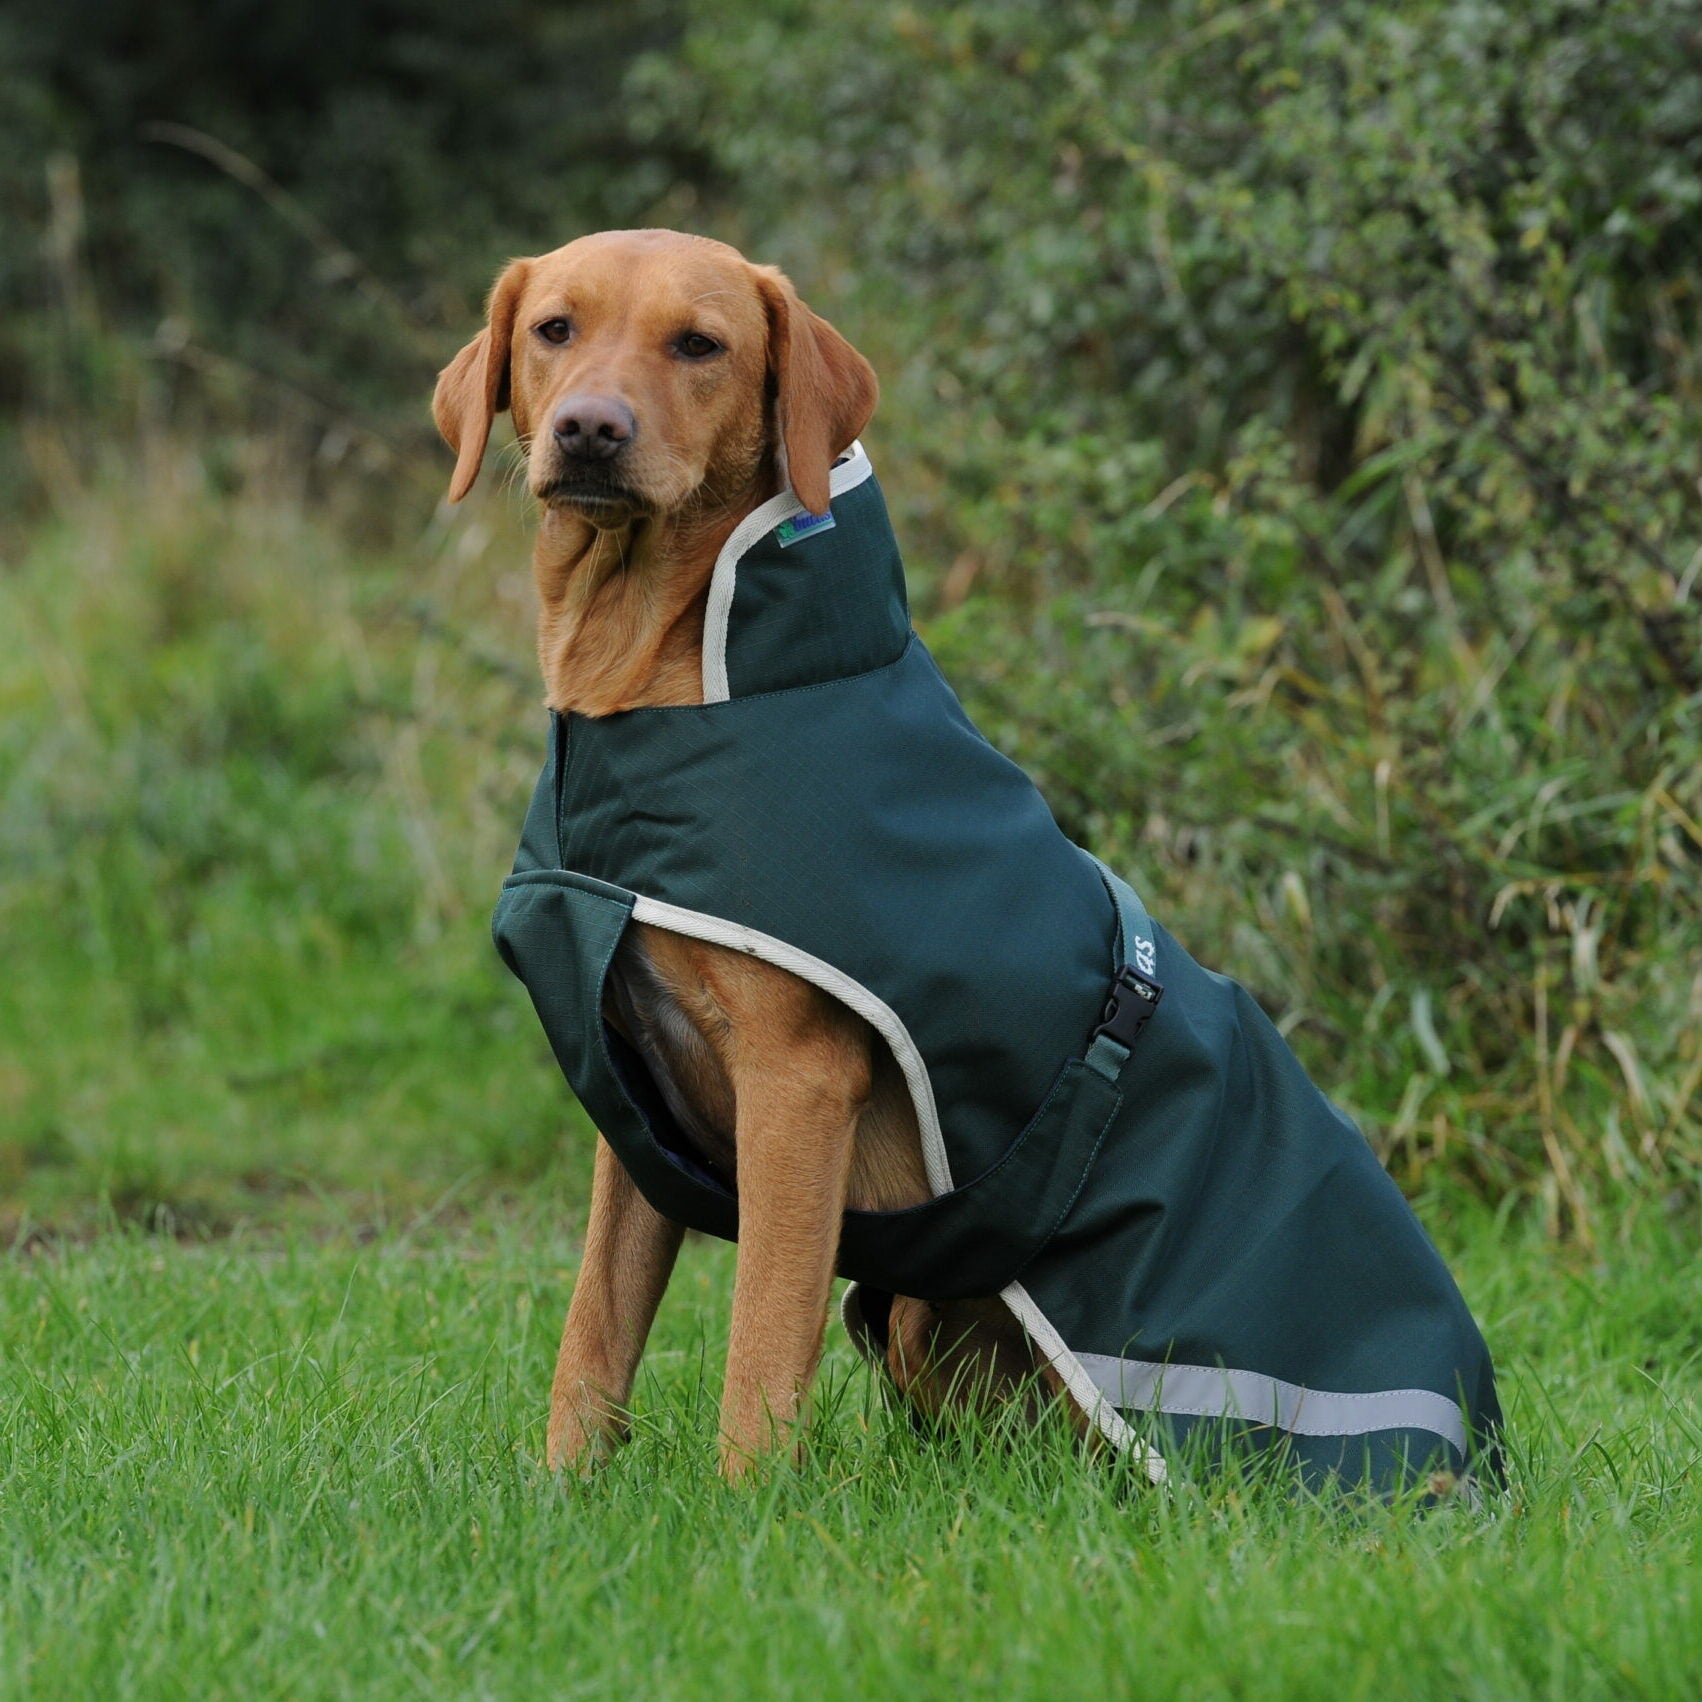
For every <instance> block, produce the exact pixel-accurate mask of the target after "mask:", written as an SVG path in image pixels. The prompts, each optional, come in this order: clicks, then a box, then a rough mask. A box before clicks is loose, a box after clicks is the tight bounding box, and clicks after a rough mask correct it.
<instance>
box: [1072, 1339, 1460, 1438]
mask: <svg viewBox="0 0 1702 1702" xmlns="http://www.w3.org/2000/svg"><path fill="white" fill-rule="evenodd" d="M1076 1357H1077V1358H1078V1359H1079V1360H1080V1361H1081V1364H1082V1367H1083V1369H1084V1370H1085V1371H1086V1372H1087V1374H1088V1376H1089V1377H1091V1378H1092V1379H1093V1381H1094V1384H1095V1385H1096V1386H1097V1387H1098V1389H1099V1391H1100V1393H1101V1394H1103V1395H1104V1396H1105V1398H1106V1399H1107V1400H1109V1401H1110V1402H1111V1403H1112V1404H1113V1405H1114V1406H1117V1407H1121V1408H1122V1409H1123V1410H1124V1411H1125V1412H1128V1411H1131V1410H1133V1411H1139V1412H1168V1413H1175V1414H1177V1415H1178V1416H1185V1417H1191V1418H1237V1419H1243V1420H1245V1421H1246V1422H1248V1423H1250V1424H1271V1425H1275V1426H1276V1428H1277V1429H1278V1430H1286V1431H1288V1432H1289V1434H1290V1435H1293V1436H1369V1435H1371V1434H1372V1432H1374V1431H1378V1430H1428V1431H1429V1432H1430V1433H1431V1434H1432V1435H1433V1436H1440V1437H1441V1438H1442V1440H1443V1441H1444V1442H1451V1443H1452V1444H1453V1445H1454V1447H1456V1448H1457V1449H1459V1451H1460V1452H1461V1453H1462V1454H1463V1453H1465V1452H1466V1417H1465V1414H1464V1413H1463V1412H1462V1411H1461V1410H1460V1408H1459V1406H1458V1404H1457V1403H1456V1402H1454V1401H1451V1400H1449V1399H1448V1398H1447V1396H1445V1395H1438V1394H1434V1393H1432V1391H1431V1390H1429V1389H1382V1390H1379V1391H1377V1392H1376V1393H1375V1394H1369V1395H1347V1394H1339V1393H1336V1392H1333V1391H1331V1390H1329V1389H1306V1388H1302V1387H1301V1386H1300V1384H1298V1383H1285V1382H1284V1381H1283V1380H1282V1379H1281V1378H1280V1377H1267V1376H1265V1375H1264V1374H1263V1372H1259V1371H1227V1370H1225V1369H1223V1368H1222V1367H1221V1366H1214V1365H1163V1364H1160V1363H1159V1362H1158V1361H1156V1360H1151V1359H1118V1358H1116V1357H1115V1356H1114V1355H1112V1354H1108V1353H1082V1354H1078V1355H1077V1356H1076Z"/></svg>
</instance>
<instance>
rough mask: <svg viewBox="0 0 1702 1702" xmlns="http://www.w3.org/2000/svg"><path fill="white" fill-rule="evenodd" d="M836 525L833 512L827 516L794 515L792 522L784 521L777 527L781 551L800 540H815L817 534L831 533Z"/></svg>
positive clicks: (775, 530) (776, 533) (775, 532)
mask: <svg viewBox="0 0 1702 1702" xmlns="http://www.w3.org/2000/svg"><path fill="white" fill-rule="evenodd" d="M836 524H837V522H836V521H835V520H834V518H833V514H832V512H831V511H829V512H828V513H826V514H794V515H793V516H792V518H791V519H790V520H782V521H781V522H780V524H779V525H778V526H777V527H775V529H774V535H775V537H776V538H778V539H779V540H780V547H781V549H785V548H786V547H787V546H788V545H789V544H795V543H797V541H798V540H799V539H800V538H813V537H814V536H815V535H816V533H817V532H831V531H832V530H833V528H834V526H835V525H836Z"/></svg>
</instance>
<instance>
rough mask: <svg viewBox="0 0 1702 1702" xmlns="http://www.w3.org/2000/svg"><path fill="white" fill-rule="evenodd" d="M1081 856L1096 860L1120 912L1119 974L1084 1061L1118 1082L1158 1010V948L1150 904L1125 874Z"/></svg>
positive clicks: (1161, 991)
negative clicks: (1123, 876) (1144, 1030)
mask: <svg viewBox="0 0 1702 1702" xmlns="http://www.w3.org/2000/svg"><path fill="white" fill-rule="evenodd" d="M1083 855H1084V856H1086V857H1091V858H1092V859H1093V864H1094V867H1095V868H1097V869H1098V870H1099V878H1100V879H1101V880H1102V881H1104V883H1105V890H1106V892H1107V893H1108V894H1109V895H1110V898H1111V903H1112V905H1113V906H1114V907H1115V909H1116V912H1117V958H1116V965H1115V967H1116V978H1115V979H1114V980H1113V981H1112V983H1111V994H1110V997H1109V998H1108V999H1107V1000H1106V1001H1105V1015H1104V1018H1103V1020H1102V1021H1101V1022H1100V1024H1099V1027H1098V1028H1096V1029H1095V1030H1094V1031H1093V1038H1092V1040H1091V1041H1090V1042H1089V1043H1088V1048H1087V1057H1086V1062H1087V1064H1088V1067H1089V1068H1090V1069H1093V1070H1096V1071H1098V1073H1099V1074H1100V1075H1102V1076H1104V1077H1105V1078H1106V1079H1107V1080H1108V1081H1115V1080H1116V1079H1117V1077H1118V1076H1119V1075H1120V1074H1121V1073H1122V1070H1123V1066H1124V1065H1125V1064H1126V1063H1128V1061H1129V1054H1130V1052H1131V1051H1132V1050H1133V1049H1134V1044H1135V1041H1136V1040H1137V1039H1138V1038H1139V1036H1140V1032H1141V1030H1142V1029H1143V1028H1145V1027H1146V1025H1147V1023H1148V1021H1149V1020H1150V1019H1151V1017H1152V1014H1153V1012H1154V1011H1156V1010H1157V1009H1158V1001H1159V1000H1160V999H1162V998H1163V997H1164V987H1163V985H1162V983H1160V982H1159V980H1158V979H1157V976H1158V947H1157V944H1156V943H1155V939H1154V935H1153V926H1152V919H1151V917H1149V916H1148V915H1147V913H1146V906H1145V905H1144V904H1142V903H1141V901H1140V897H1139V895H1138V894H1137V893H1136V891H1135V889H1134V888H1133V887H1132V886H1130V885H1129V883H1128V882H1127V881H1126V880H1124V879H1123V878H1122V876H1121V875H1118V874H1116V873H1115V872H1114V871H1113V870H1111V869H1108V868H1107V867H1106V866H1105V864H1103V863H1102V862H1100V860H1099V859H1098V858H1097V857H1094V856H1093V853H1092V852H1091V851H1087V852H1084V853H1083Z"/></svg>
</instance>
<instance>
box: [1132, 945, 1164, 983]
mask: <svg viewBox="0 0 1702 1702" xmlns="http://www.w3.org/2000/svg"><path fill="white" fill-rule="evenodd" d="M1135 968H1136V969H1137V970H1138V971H1139V972H1140V973H1141V974H1142V975H1150V976H1152V977H1153V978H1154V979H1155V980H1156V979H1157V977H1158V954H1157V953H1156V952H1154V950H1153V949H1152V941H1151V940H1149V939H1147V938H1146V937H1145V936H1144V935H1142V934H1136V935H1135Z"/></svg>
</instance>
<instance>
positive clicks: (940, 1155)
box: [632, 897, 952, 1194]
mask: <svg viewBox="0 0 1702 1702" xmlns="http://www.w3.org/2000/svg"><path fill="white" fill-rule="evenodd" d="M632 919H633V921H635V922H645V923H648V924H649V925H650V926H651V927H653V928H663V929H666V930H667V931H668V932H669V933H674V934H686V935H689V936H690V937H691V938H692V939H694V940H708V941H710V942H711V943H712V944H714V945H718V946H731V947H732V948H733V950H735V951H742V952H748V953H749V954H750V955H751V956H752V957H760V958H762V959H763V961H764V962H766V963H772V964H773V965H774V966H775V967H776V968H778V969H785V970H789V971H790V972H791V973H792V974H793V975H796V976H798V977H799V979H800V980H804V981H808V982H810V983H811V984H812V985H814V986H817V987H819V988H821V990H822V991H823V992H824V993H830V994H832V996H833V997H834V998H836V999H838V1000H839V1002H840V1003H841V1004H843V1005H847V1006H849V1007H850V1008H851V1009H852V1010H854V1011H855V1012H856V1013H857V1014H858V1016H860V1017H861V1018H862V1019H863V1020H864V1021H865V1022H866V1023H868V1025H869V1026H870V1027H871V1028H872V1029H874V1031H875V1032H876V1033H877V1034H879V1035H880V1036H881V1038H882V1039H883V1040H885V1041H886V1043H887V1045H888V1046H890V1047H891V1048H892V1055H893V1057H894V1058H895V1059H896V1060H897V1062H898V1067H899V1069H900V1070H901V1071H902V1072H903V1073H904V1080H905V1084H906V1086H908V1087H909V1089H910V1097H911V1100H912V1101H913V1102H914V1104H915V1107H916V1126H917V1129H918V1130H919V1131H920V1133H921V1136H922V1162H923V1164H924V1166H925V1167H926V1169H927V1172H928V1186H929V1187H930V1188H932V1189H933V1190H934V1192H935V1194H945V1193H949V1192H950V1191H951V1186H952V1181H951V1164H950V1162H949V1161H948V1159H947V1157H946V1143H945V1137H944V1136H943V1135H942V1134H941V1133H940V1113H939V1107H938V1106H937V1105H935V1103H934V1084H933V1083H932V1082H931V1081H930V1080H929V1079H928V1067H927V1065H926V1064H924V1063H923V1062H922V1054H921V1052H920V1050H919V1049H918V1048H917V1045H916V1042H915V1041H914V1040H912V1039H911V1038H910V1030H909V1029H907V1028H906V1027H905V1026H904V1023H903V1021H902V1020H901V1019H900V1017H899V1015H898V1013H897V1012H896V1011H894V1010H893V1009H892V1007H891V1006H890V1005H885V1004H883V1003H882V1002H881V1001H880V1000H879V999H877V998H876V997H875V995H874V994H873V993H871V992H870V991H869V989H868V988H867V987H865V986H864V985H863V984H862V983H861V982H860V981H853V980H852V979H851V977H850V976H849V975H847V974H845V973H844V971H843V970H839V969H835V968H834V967H833V965H832V964H831V963H824V962H823V961H822V960H821V959H820V958H819V957H812V956H811V955H810V954H809V953H808V952H807V951H800V950H799V949H798V948H797V947H796V946H791V945H788V944H787V943H786V942H785V941H784V940H777V939H775V937H774V936H773V935H772V934H764V933H759V932H758V931H757V930H756V929H755V928H747V927H746V926H745V925H744V924H743V923H742V922H729V921H727V920H726V919H725V918H723V917H720V916H707V915H705V914H704V913H703V912H702V911H699V910H682V909H681V908H680V907H679V906H678V905H677V904H664V903H663V902H662V901H661V900H660V899H657V898H644V897H640V898H638V899H637V901H636V902H635V903H634V904H633V907H632Z"/></svg>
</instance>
